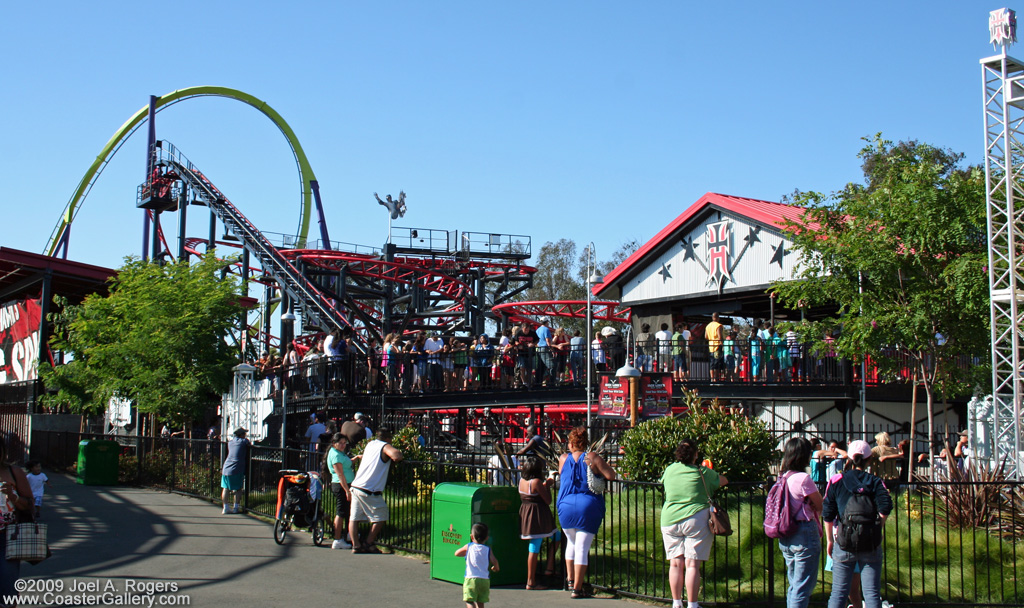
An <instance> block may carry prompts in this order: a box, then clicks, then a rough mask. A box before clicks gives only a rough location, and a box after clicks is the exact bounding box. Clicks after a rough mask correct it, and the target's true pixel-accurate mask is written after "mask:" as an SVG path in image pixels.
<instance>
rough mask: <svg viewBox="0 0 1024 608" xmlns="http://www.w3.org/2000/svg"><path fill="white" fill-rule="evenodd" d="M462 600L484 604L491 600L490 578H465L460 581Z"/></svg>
mask: <svg viewBox="0 0 1024 608" xmlns="http://www.w3.org/2000/svg"><path fill="white" fill-rule="evenodd" d="M462 601H464V602H466V603H469V602H477V603H480V604H486V603H488V602H490V601H491V579H489V578H467V579H465V580H464V581H462Z"/></svg>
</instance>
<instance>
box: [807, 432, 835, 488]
mask: <svg viewBox="0 0 1024 608" xmlns="http://www.w3.org/2000/svg"><path fill="white" fill-rule="evenodd" d="M838 455H839V453H838V452H836V451H835V450H832V449H831V448H829V449H823V448H822V443H821V439H820V438H818V437H814V438H812V439H811V465H810V466H811V481H813V482H814V485H816V486H817V487H818V492H821V493H822V494H824V493H825V486H826V485H827V484H828V480H829V474H828V469H829V465H830V464H831V463H832V461H833V460H834V459H835V458H836V457H837V456H838Z"/></svg>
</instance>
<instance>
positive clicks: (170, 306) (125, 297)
mask: <svg viewBox="0 0 1024 608" xmlns="http://www.w3.org/2000/svg"><path fill="white" fill-rule="evenodd" d="M223 266H224V262H223V261H218V260H217V259H215V258H214V257H213V256H212V255H210V256H206V257H204V258H202V259H201V260H200V261H199V262H197V263H195V264H189V263H188V262H177V263H169V264H164V265H161V264H158V263H151V262H144V261H140V260H137V259H132V258H129V259H128V260H126V263H125V265H124V266H123V267H122V268H121V269H120V270H119V272H118V274H117V275H116V276H115V277H114V278H113V279H111V282H110V292H109V295H107V296H99V295H91V296H89V297H87V298H86V299H85V300H84V301H83V302H82V304H81V305H79V306H66V307H65V308H64V310H63V311H62V312H61V313H60V314H59V315H56V316H54V317H52V320H53V321H54V326H55V327H54V335H53V338H52V339H51V340H50V345H51V347H52V348H54V349H55V350H60V351H63V352H64V353H66V354H69V355H70V356H71V357H72V360H71V361H70V362H68V363H66V364H64V365H59V366H56V367H52V368H51V367H49V366H44V369H42V370H41V374H42V377H43V379H44V381H45V383H46V386H47V388H48V389H49V390H50V391H51V394H49V395H47V396H46V397H45V398H44V399H45V401H46V402H49V403H51V404H60V405H65V406H67V407H69V408H70V409H71V410H72V411H76V412H80V413H85V414H91V413H97V412H100V411H103V410H104V409H106V407H107V404H108V402H109V400H110V398H111V397H114V396H117V397H120V398H123V399H129V400H131V401H133V402H134V403H135V405H136V406H137V407H138V409H139V411H141V412H144V413H156V414H157V415H159V416H160V417H161V418H163V419H165V420H170V421H172V422H174V423H182V422H184V421H187V420H194V419H195V418H197V417H198V416H200V415H201V414H202V411H203V408H205V407H206V406H208V405H209V404H210V403H211V401H214V400H216V398H217V395H219V394H221V393H223V392H225V391H226V390H227V389H228V387H229V386H230V384H231V378H232V367H233V366H234V365H235V364H236V363H237V360H236V358H235V352H234V350H233V349H232V347H231V346H230V345H229V344H228V343H227V342H226V338H227V337H228V336H229V333H230V332H231V330H232V329H233V328H235V327H236V326H237V324H238V321H239V316H240V313H241V312H242V308H241V304H240V301H239V296H240V290H239V287H238V282H237V281H236V280H234V279H233V278H232V277H231V276H230V275H229V277H228V278H227V279H222V278H221V276H220V271H221V269H222V268H223Z"/></svg>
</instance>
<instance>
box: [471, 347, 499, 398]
mask: <svg viewBox="0 0 1024 608" xmlns="http://www.w3.org/2000/svg"><path fill="white" fill-rule="evenodd" d="M493 360H494V348H493V347H491V342H490V339H488V337H487V334H480V336H479V337H478V338H477V342H476V344H475V345H474V346H473V386H474V388H478V389H482V390H487V389H490V388H491V363H492V361H493Z"/></svg>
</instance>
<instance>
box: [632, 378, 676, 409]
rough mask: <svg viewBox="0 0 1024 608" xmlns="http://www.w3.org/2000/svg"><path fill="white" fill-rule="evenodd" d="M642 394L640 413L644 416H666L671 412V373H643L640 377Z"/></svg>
mask: <svg viewBox="0 0 1024 608" xmlns="http://www.w3.org/2000/svg"><path fill="white" fill-rule="evenodd" d="M640 394H641V395H643V399H642V401H641V402H640V403H641V409H640V415H641V416H642V417H644V418H654V417H658V416H668V415H670V414H671V413H672V374H644V375H643V377H642V378H640Z"/></svg>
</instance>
